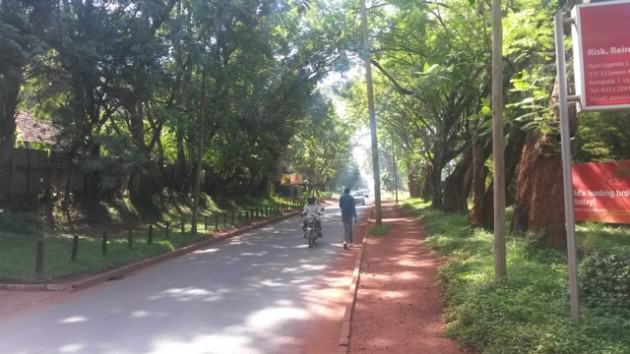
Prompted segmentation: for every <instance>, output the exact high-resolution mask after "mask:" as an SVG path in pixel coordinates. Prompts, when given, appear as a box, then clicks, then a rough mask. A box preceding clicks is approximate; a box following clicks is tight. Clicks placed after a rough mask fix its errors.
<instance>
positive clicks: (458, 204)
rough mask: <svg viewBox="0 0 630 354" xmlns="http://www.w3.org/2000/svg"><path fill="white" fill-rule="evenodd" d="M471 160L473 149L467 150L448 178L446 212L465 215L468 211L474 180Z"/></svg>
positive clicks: (445, 191) (445, 188)
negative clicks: (469, 196) (471, 186)
mask: <svg viewBox="0 0 630 354" xmlns="http://www.w3.org/2000/svg"><path fill="white" fill-rule="evenodd" d="M471 160H472V149H467V150H466V152H465V153H464V156H463V158H462V159H461V160H460V161H459V163H457V166H456V167H455V170H454V171H453V173H451V175H450V176H448V178H446V183H445V187H444V205H443V208H444V210H445V211H451V212H464V213H465V212H467V211H468V201H467V199H468V193H469V192H470V183H471V180H472V169H471V165H472V164H471Z"/></svg>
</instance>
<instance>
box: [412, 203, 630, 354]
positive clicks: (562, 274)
mask: <svg viewBox="0 0 630 354" xmlns="http://www.w3.org/2000/svg"><path fill="white" fill-rule="evenodd" d="M403 208H404V209H406V210H407V211H408V212H410V213H413V214H415V215H417V216H419V217H420V218H421V220H422V223H423V225H424V227H425V228H426V230H427V231H428V233H429V236H428V238H427V241H426V242H427V244H428V245H429V246H430V247H432V248H434V249H436V250H438V251H439V252H440V253H441V254H443V255H445V256H447V259H448V261H447V262H446V264H445V265H444V266H443V267H442V268H441V269H440V273H439V274H440V278H441V281H442V284H443V285H444V300H445V303H446V321H447V324H448V329H447V334H448V335H450V336H453V337H456V338H458V339H460V340H461V341H462V342H463V343H465V344H466V345H468V346H470V347H471V348H473V349H474V350H475V351H477V352H480V353H515V354H518V353H559V354H564V353H566V354H582V353H584V354H587V353H588V354H594V353H602V354H603V353H606V354H613V353H615V354H616V353H630V336H628V333H630V318H628V316H627V315H624V313H627V312H626V311H623V309H620V308H618V309H617V311H615V309H610V308H604V307H601V306H598V305H597V303H598V302H597V301H596V302H593V303H591V304H590V305H589V306H585V307H583V308H582V318H581V322H580V323H579V324H578V325H573V324H572V323H571V322H570V320H569V299H568V275H567V271H566V258H565V256H564V254H563V253H561V252H558V251H556V250H551V249H547V248H542V247H541V246H539V243H537V242H536V241H535V240H534V238H533V237H525V236H524V237H514V236H510V237H509V238H508V245H507V247H508V279H507V280H505V281H501V282H496V281H494V258H493V252H492V250H493V236H492V234H491V233H489V232H487V231H485V230H480V229H472V228H471V227H470V226H469V225H468V222H467V218H466V215H461V214H447V213H442V212H439V211H435V210H432V209H431V208H430V207H429V204H428V203H425V202H422V201H420V200H413V199H410V200H408V201H407V202H406V203H405V204H404V206H403ZM578 231H579V232H578V237H579V239H580V245H581V247H580V251H581V254H583V255H587V254H589V252H593V251H596V252H605V251H610V250H611V249H614V248H618V247H627V245H628V243H629V242H630V241H628V239H630V233H629V232H628V229H618V228H617V229H614V230H611V229H607V228H606V227H602V226H595V225H591V224H585V225H581V226H580V228H579V230H578ZM611 233H613V234H615V235H616V236H617V237H619V239H617V240H616V238H617V237H615V236H614V235H613V237H606V236H610V234H611ZM623 234H625V236H626V238H625V239H623V237H622V236H621V235H623Z"/></svg>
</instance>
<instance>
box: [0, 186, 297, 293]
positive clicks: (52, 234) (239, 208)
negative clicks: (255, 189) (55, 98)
mask: <svg viewBox="0 0 630 354" xmlns="http://www.w3.org/2000/svg"><path fill="white" fill-rule="evenodd" d="M204 201H205V202H204V203H203V205H204V208H203V209H202V210H201V217H200V218H199V224H198V225H197V229H198V232H197V233H192V232H191V230H192V225H191V219H192V218H191V216H192V212H191V210H190V208H189V207H188V206H187V205H186V204H185V203H180V202H176V201H175V202H170V203H165V204H163V205H162V208H163V209H158V211H157V212H158V213H161V214H158V215H156V216H157V218H155V219H154V221H153V222H150V221H148V222H147V223H139V222H138V215H137V211H136V210H134V209H133V208H123V209H122V210H121V209H120V206H117V207H113V206H109V207H108V208H105V210H107V211H108V215H107V216H104V217H103V221H104V222H103V223H102V224H101V225H100V226H99V225H93V224H87V225H83V227H81V226H80V225H74V226H73V227H65V228H59V227H58V228H50V227H48V226H47V225H46V224H44V223H43V222H42V221H41V218H40V217H39V215H37V213H34V212H32V211H22V212H16V211H2V212H0V282H27V283H29V282H42V281H59V280H64V279H67V278H73V277H74V278H76V277H78V276H84V275H89V274H94V273H98V272H101V271H105V270H108V269H112V268H115V267H118V266H121V265H125V264H129V263H132V262H135V261H139V260H142V259H145V258H150V257H153V256H156V255H159V254H162V253H165V252H168V251H173V250H175V249H178V248H181V247H183V246H186V245H190V244H193V243H196V242H200V241H203V240H206V239H208V238H209V237H212V236H213V234H215V233H216V232H219V231H221V230H227V229H230V228H234V227H237V226H240V225H245V224H248V223H251V222H253V221H256V220H261V219H263V218H265V217H273V216H277V215H280V213H283V212H287V211H289V208H297V207H298V204H295V202H294V201H292V200H287V199H283V198H279V197H275V198H266V199H245V200H240V201H230V202H229V203H228V204H226V206H225V207H224V208H220V207H218V206H217V205H216V204H215V203H214V202H213V201H212V199H211V198H210V197H208V196H205V198H204ZM292 203H293V204H292ZM121 215H125V216H124V217H121ZM105 221H107V222H105ZM130 232H131V235H132V241H131V244H132V246H131V247H129V233H130ZM149 232H150V233H151V244H149V242H150V241H149V237H150V236H149ZM103 233H107V237H108V241H107V254H106V255H103V254H102V242H103ZM74 236H78V237H79V246H78V252H77V258H76V260H71V254H72V245H73V238H74ZM37 241H43V242H44V257H43V259H44V266H43V272H42V274H36V273H35V264H36V260H35V259H36V256H35V255H36V244H37Z"/></svg>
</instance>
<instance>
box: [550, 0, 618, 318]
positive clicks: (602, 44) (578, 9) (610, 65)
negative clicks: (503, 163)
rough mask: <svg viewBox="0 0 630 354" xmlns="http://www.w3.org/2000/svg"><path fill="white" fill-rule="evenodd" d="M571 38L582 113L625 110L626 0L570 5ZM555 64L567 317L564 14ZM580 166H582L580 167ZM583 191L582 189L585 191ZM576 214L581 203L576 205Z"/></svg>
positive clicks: (574, 313) (570, 243)
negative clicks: (564, 225)
mask: <svg viewBox="0 0 630 354" xmlns="http://www.w3.org/2000/svg"><path fill="white" fill-rule="evenodd" d="M571 15H572V23H573V27H572V37H573V57H574V58H573V60H574V65H575V66H574V72H575V89H576V96H573V97H575V98H578V99H579V101H580V107H581V109H582V110H585V111H595V110H607V109H623V108H630V32H629V31H628V30H627V27H628V23H630V0H618V1H606V2H601V3H587V4H580V5H576V6H575V7H573V9H572V10H571ZM554 22H555V23H554V24H555V42H556V68H557V71H558V88H559V92H558V102H559V103H558V104H559V114H560V137H561V146H562V173H563V182H564V183H563V184H564V186H563V187H564V190H563V191H564V214H565V220H566V230H567V255H568V262H569V288H570V291H571V319H572V320H573V321H574V322H577V321H578V319H579V297H578V286H577V256H576V242H575V210H574V203H575V198H577V200H578V202H580V203H583V201H584V200H586V199H584V198H581V197H580V195H579V190H578V191H576V193H577V195H574V191H573V174H572V166H571V144H570V138H571V136H570V131H569V112H568V100H569V96H568V93H567V78H566V66H565V57H564V55H565V53H564V23H565V21H564V17H563V15H562V10H559V11H558V12H557V13H556V16H555V21H554ZM580 168H581V169H583V168H584V167H580ZM585 193H586V192H585ZM580 211H581V213H580V215H579V216H580V218H583V215H582V212H583V211H584V208H583V205H582V204H580Z"/></svg>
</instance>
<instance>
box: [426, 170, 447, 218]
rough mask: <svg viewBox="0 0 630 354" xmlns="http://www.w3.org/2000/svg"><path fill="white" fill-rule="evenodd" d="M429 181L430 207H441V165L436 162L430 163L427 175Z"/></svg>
mask: <svg viewBox="0 0 630 354" xmlns="http://www.w3.org/2000/svg"><path fill="white" fill-rule="evenodd" d="M429 180H430V183H431V207H433V208H435V209H442V207H443V205H444V203H443V199H442V197H443V195H442V166H441V165H440V164H439V163H438V162H434V163H432V166H431V174H430V175H429Z"/></svg>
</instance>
